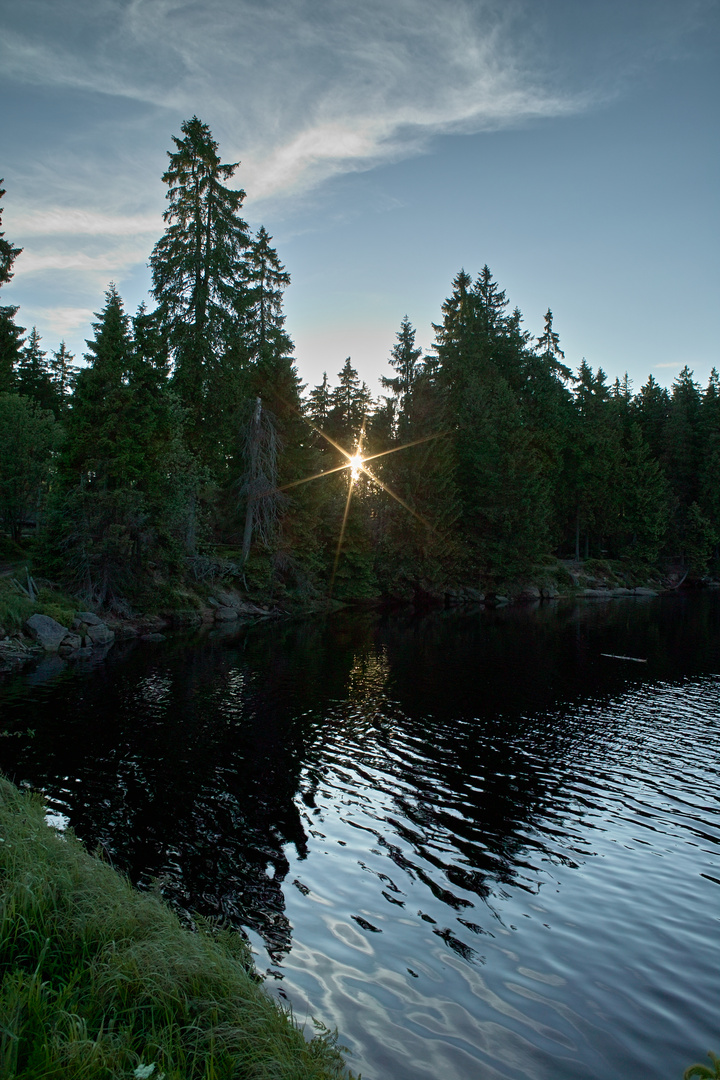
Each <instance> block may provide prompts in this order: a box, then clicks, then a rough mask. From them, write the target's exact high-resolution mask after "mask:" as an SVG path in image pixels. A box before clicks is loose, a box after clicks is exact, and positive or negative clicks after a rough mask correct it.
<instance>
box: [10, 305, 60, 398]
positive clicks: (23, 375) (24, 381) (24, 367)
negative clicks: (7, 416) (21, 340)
mask: <svg viewBox="0 0 720 1080" xmlns="http://www.w3.org/2000/svg"><path fill="white" fill-rule="evenodd" d="M40 341H41V338H40V335H39V333H38V331H37V327H36V326H33V328H32V330H31V331H30V336H29V337H28V339H27V341H26V342H25V345H24V346H23V348H22V349H21V350H20V355H19V357H18V361H17V366H16V368H15V389H16V390H17V393H18V394H22V395H23V396H24V397H28V398H31V399H32V401H35V402H36V403H37V404H38V405H39V406H40V407H41V408H42V409H50V410H51V411H52V412H54V413H57V412H58V411H59V400H58V395H57V392H56V390H55V386H54V384H53V379H52V375H51V371H50V364H49V363H48V358H47V353H46V352H45V350H44V349H41V348H40Z"/></svg>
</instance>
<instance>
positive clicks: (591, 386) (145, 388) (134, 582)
mask: <svg viewBox="0 0 720 1080" xmlns="http://www.w3.org/2000/svg"><path fill="white" fill-rule="evenodd" d="M172 141H173V144H174V145H173V149H172V150H171V151H169V152H168V167H167V171H166V172H165V174H164V176H163V182H164V183H165V184H166V186H167V209H166V211H165V214H164V220H165V231H164V234H163V235H162V237H161V238H160V239H159V240H158V242H157V243H156V245H155V247H154V249H153V250H152V253H151V254H150V259H149V262H150V269H151V274H152V289H151V295H152V298H153V302H154V306H153V307H152V308H150V307H147V306H145V305H143V306H141V307H140V309H139V310H138V311H137V312H136V313H135V315H130V314H129V313H128V312H127V311H126V310H125V306H124V304H123V300H122V298H121V296H120V295H119V293H118V290H117V288H116V287H115V285H114V284H110V285H109V287H108V289H107V292H106V294H105V301H104V306H103V307H102V310H101V311H100V312H99V313H98V314H97V316H96V320H97V321H96V322H94V323H93V324H92V332H93V336H92V338H91V339H89V340H88V342H87V346H88V349H87V353H86V354H85V356H84V361H85V362H84V364H82V365H79V364H77V363H76V358H75V357H74V356H73V355H71V354H70V352H69V351H68V349H67V347H66V345H65V343H64V342H61V343H60V344H59V346H58V348H57V350H55V351H50V352H47V351H46V350H44V349H43V348H42V342H41V338H40V336H39V334H38V332H37V330H36V329H35V328H33V329H31V330H30V331H29V332H28V331H27V330H26V329H25V328H23V327H22V326H20V325H19V322H18V308H17V307H13V306H11V305H10V306H0V518H1V522H2V527H3V528H4V530H5V539H4V540H3V543H4V544H5V545H6V548H7V550H11V549H13V550H14V549H17V550H21V549H22V548H23V545H25V544H27V543H28V542H29V543H30V544H31V546H32V551H33V566H34V567H38V568H39V569H40V570H41V572H42V573H43V574H44V575H46V577H47V578H48V579H51V580H53V581H55V582H59V583H61V584H62V585H63V587H64V588H66V589H68V590H69V591H71V592H72V593H73V594H74V595H76V596H81V597H83V598H84V599H85V600H86V601H87V602H88V603H90V604H95V605H98V606H103V605H105V606H109V607H112V606H113V605H115V606H116V607H118V606H119V607H122V606H123V605H125V606H126V607H133V606H135V605H140V606H142V605H143V604H147V603H148V602H149V598H151V597H153V598H154V602H155V603H159V602H162V603H166V604H168V605H172V603H173V598H174V597H175V596H176V594H177V592H178V589H181V588H182V587H183V586H184V585H187V584H188V583H189V584H192V583H198V582H203V581H211V580H216V579H217V578H221V577H223V575H227V574H231V575H234V576H235V577H236V578H239V579H240V580H241V581H242V584H243V585H244V586H245V587H246V589H248V590H249V591H251V592H255V593H257V594H264V595H272V596H275V597H284V598H289V599H292V598H295V599H297V600H298V601H311V600H313V598H318V597H327V596H328V595H329V594H332V596H334V597H336V598H337V599H338V600H344V599H358V600H360V599H369V598H373V599H374V598H383V597H385V598H399V599H407V598H410V597H412V596H414V595H415V596H417V595H418V594H426V595H431V594H432V593H433V592H434V591H438V590H440V591H442V589H443V588H448V587H457V586H462V585H466V586H473V587H476V588H483V589H486V590H489V591H492V590H493V589H496V588H498V587H499V584H500V583H501V582H504V581H507V580H510V579H514V580H527V581H532V580H534V579H535V578H536V577H537V572H538V568H542V567H543V566H546V565H548V564H549V563H552V562H553V561H554V560H557V559H572V560H576V561H583V560H585V561H587V560H598V559H603V560H611V561H616V562H617V564H618V565H620V566H622V567H623V568H624V569H625V571H626V574H627V575H628V578H627V579H628V580H631V579H632V580H635V581H638V582H639V581H642V580H645V579H647V577H648V575H649V574H651V572H652V571H653V570H654V569H657V568H658V567H663V566H664V567H667V566H668V565H670V564H672V565H676V566H679V567H681V568H682V569H683V572H684V573H685V572H686V573H687V574H688V575H689V576H690V579H691V580H693V579H694V580H701V579H702V578H703V576H705V575H708V574H710V573H717V572H718V570H719V569H720V565H719V559H718V544H719V543H720V485H719V484H718V479H717V478H718V476H720V377H719V376H718V373H717V371H716V370H715V369H713V370H712V373H711V375H710V379H709V382H708V385H707V386H706V387H702V386H700V385H699V384H698V383H697V382H696V381H695V380H694V378H693V372H692V371H690V370H689V369H688V368H687V366H686V367H684V368H683V370H682V371H681V372H680V374H679V375H678V377H677V378H676V380H675V381H674V383H673V385H672V387H671V389H670V390H669V391H668V390H666V389H665V388H664V387H662V386H660V385H659V384H658V383H657V382H656V380H655V379H654V378H653V376H652V375H650V377H649V378H648V380H647V382H646V383H645V385H644V386H642V387H641V388H640V389H639V390H638V391H637V392H634V391H633V388H632V386H631V383H630V381H629V379H628V378H627V376H626V377H625V378H624V379H622V380H620V379H616V380H615V382H614V383H609V381H608V378H607V376H606V374H605V373H604V371H603V370H602V369H601V368H598V369H597V370H593V368H592V367H591V366H590V365H589V364H588V363H587V362H586V361H585V360H583V361H582V363H581V364H580V366H579V368H578V369H577V371H575V372H573V371H572V370H571V369H570V367H568V366H567V365H566V363H565V355H564V353H563V351H562V349H561V347H560V346H561V342H560V337H559V334H558V333H557V332H556V330H555V328H554V326H553V316H552V312H551V311H550V310H548V312H547V314H546V315H545V325H544V330H543V332H542V334H541V335H540V336H539V337H533V336H532V335H531V334H530V333H529V332H528V331H527V330H526V329H524V327H523V318H522V315H521V313H520V311H519V310H518V309H517V308H515V309H512V308H511V306H510V303H509V301H508V299H507V297H506V294H505V292H504V291H503V290H502V289H501V288H500V286H499V284H498V283H497V282H496V281H495V280H494V278H493V276H492V274H491V272H490V270H489V268H488V267H487V266H484V267H483V268H482V269H481V270H480V271H479V273H478V274H477V276H476V277H473V276H472V275H471V274H469V273H467V272H466V271H465V270H461V271H460V272H459V273H458V274H457V276H456V277H455V279H454V280H453V281H452V283H451V287H450V295H449V296H448V298H447V299H446V300H445V302H444V304H443V305H442V309H441V311H440V313H439V318H438V322H437V323H436V324H434V333H435V340H434V343H433V346H432V348H431V349H430V350H429V351H428V353H427V355H423V351H422V350H421V349H420V348H419V347H418V346H417V345H416V334H415V330H414V328H413V326H412V325H411V323H410V321H409V320H408V318H407V317H405V318H403V319H402V320H401V321H400V323H399V329H398V332H397V336H396V341H395V342H394V343H391V342H389V343H388V351H389V365H388V374H387V376H386V377H383V379H382V380H381V381H382V393H381V395H380V396H379V397H374V396H373V394H372V393H371V391H370V390H369V389H368V387H367V386H366V385H365V384H364V383H363V382H362V381H361V379H360V377H359V376H358V373H357V371H356V370H355V368H354V367H353V365H352V362H351V358H350V357H348V358H347V359H346V360H345V362H344V364H343V366H342V368H341V370H340V371H339V372H338V374H337V376H336V379H335V382H331V381H330V380H329V379H328V377H327V375H325V376H324V377H323V379H322V382H321V383H320V384H319V385H317V386H314V387H310V388H308V387H305V386H303V385H302V383H301V380H300V377H299V375H298V371H297V368H296V365H295V362H294V359H293V343H292V341H291V339H290V337H289V336H288V333H287V331H286V328H285V317H284V314H283V294H284V291H285V289H286V288H287V286H288V284H289V281H290V278H289V275H288V273H287V272H286V270H285V267H284V266H283V264H282V262H281V261H280V258H279V257H278V253H277V251H276V250H275V248H274V247H273V246H272V237H271V236H270V235H268V233H267V231H266V230H265V229H264V228H260V229H259V231H258V232H257V233H254V232H253V231H252V230H251V229H250V228H249V226H248V224H247V223H246V222H245V221H244V220H243V217H242V209H243V201H244V198H245V193H244V192H243V191H242V190H241V189H238V188H233V187H232V186H230V182H231V181H232V178H233V176H234V174H235V172H236V169H237V165H236V164H232V163H231V164H223V163H222V161H221V158H220V155H219V147H218V145H217V143H216V142H215V140H214V139H213V136H212V133H211V131H210V129H209V128H208V126H207V125H206V124H204V123H202V122H201V121H200V120H199V119H198V118H197V117H193V118H192V119H191V120H188V121H186V122H185V123H183V125H182V129H181V136H180V137H173V140H172ZM4 195H5V191H4V190H3V191H0V198H1V197H3V196H4ZM20 250H21V249H19V248H18V247H15V246H13V244H12V242H11V241H9V240H7V239H6V238H5V235H4V233H2V232H0V285H3V284H6V283H7V282H8V281H9V280H10V279H11V278H12V275H13V264H14V261H15V259H16V258H17V256H18V255H19V254H20Z"/></svg>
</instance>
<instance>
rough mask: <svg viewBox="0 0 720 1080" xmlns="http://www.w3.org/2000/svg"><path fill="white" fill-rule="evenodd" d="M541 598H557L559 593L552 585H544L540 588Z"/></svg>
mask: <svg viewBox="0 0 720 1080" xmlns="http://www.w3.org/2000/svg"><path fill="white" fill-rule="evenodd" d="M540 595H541V596H542V598H543V600H557V598H558V596H559V595H560V593H559V592H558V590H557V589H556V588H555V586H554V585H546V586H544V587H543V588H542V589H541V590H540Z"/></svg>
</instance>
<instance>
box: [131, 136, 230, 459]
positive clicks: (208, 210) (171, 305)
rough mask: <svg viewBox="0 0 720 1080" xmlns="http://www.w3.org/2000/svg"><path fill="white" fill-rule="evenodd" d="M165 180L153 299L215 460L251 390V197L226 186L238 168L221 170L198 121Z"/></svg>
mask: <svg viewBox="0 0 720 1080" xmlns="http://www.w3.org/2000/svg"><path fill="white" fill-rule="evenodd" d="M181 130H182V134H183V136H184V137H183V138H181V139H178V138H175V137H173V142H174V143H175V146H176V150H175V151H174V152H168V157H169V159H170V164H169V167H168V169H167V172H166V173H165V174H164V176H163V181H164V183H166V184H167V186H168V192H167V199H168V203H169V206H168V209H167V210H166V211H165V214H164V218H165V221H166V222H167V223H168V226H167V229H166V231H165V235H164V236H163V237H162V239H161V240H159V241H158V243H157V244H156V245H155V248H154V250H153V253H152V255H151V257H150V266H151V269H152V282H153V295H154V296H155V299H156V300H157V302H158V313H159V317H160V320H161V323H162V325H163V326H164V328H165V331H166V333H167V336H168V342H169V346H170V351H171V355H172V359H173V362H174V376H173V379H174V382H175V385H176V386H177V389H178V393H179V395H180V400H181V403H182V405H183V407H184V408H185V409H186V410H187V412H188V417H189V421H190V426H191V435H192V437H193V441H194V442H195V443H196V444H197V445H201V446H203V448H204V450H205V451H206V452H207V454H208V456H212V454H213V448H214V447H215V446H216V445H217V443H218V442H223V440H224V439H226V438H227V437H228V436H229V432H228V430H227V427H226V425H225V424H224V422H225V421H227V420H228V418H230V417H232V415H233V414H234V412H235V410H236V409H237V406H238V403H239V401H240V400H242V397H243V396H244V392H245V390H246V388H245V386H244V384H243V368H244V367H245V365H246V364H247V361H248V347H247V343H246V342H243V341H242V328H243V326H244V324H245V322H246V318H247V313H248V290H247V286H246V268H245V261H244V260H245V256H246V252H247V249H248V248H249V246H250V235H249V232H248V227H247V224H246V223H245V221H243V219H242V218H241V217H240V210H241V207H242V203H243V200H244V198H245V192H244V191H242V190H241V189H237V190H231V189H230V188H228V187H226V186H225V185H226V182H227V181H228V180H230V178H231V177H232V176H233V174H234V173H235V171H236V169H237V167H238V163H237V162H236V163H233V164H222V163H221V161H220V157H219V155H218V145H217V143H216V142H215V140H214V139H213V137H212V134H211V132H210V129H209V128H208V126H207V125H206V124H203V123H202V122H201V121H200V120H199V119H198V118H197V117H196V116H194V117H193V118H192V119H191V120H187V121H185V122H184V123H183V124H182V129H181Z"/></svg>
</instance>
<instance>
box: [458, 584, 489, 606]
mask: <svg viewBox="0 0 720 1080" xmlns="http://www.w3.org/2000/svg"><path fill="white" fill-rule="evenodd" d="M463 594H464V596H465V599H466V600H470V601H471V603H473V604H482V603H484V601H485V593H483V592H480V590H479V589H471V588H470V586H469V585H467V586H466V587H465V588H464V589H463Z"/></svg>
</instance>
